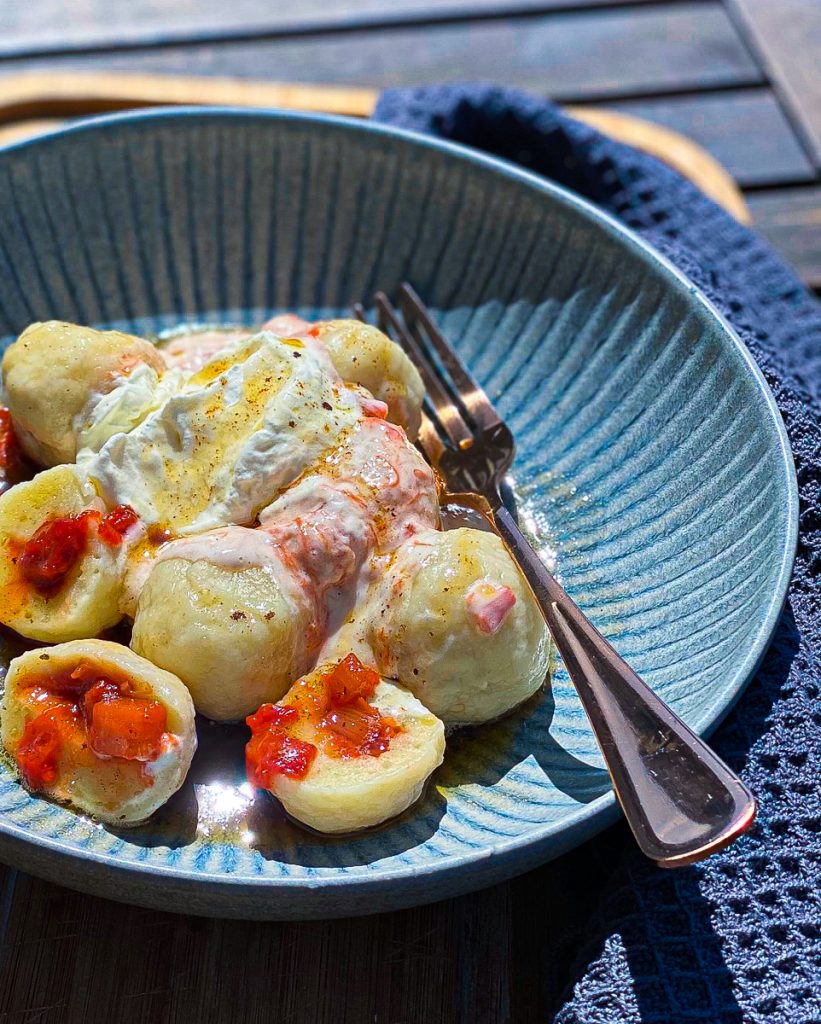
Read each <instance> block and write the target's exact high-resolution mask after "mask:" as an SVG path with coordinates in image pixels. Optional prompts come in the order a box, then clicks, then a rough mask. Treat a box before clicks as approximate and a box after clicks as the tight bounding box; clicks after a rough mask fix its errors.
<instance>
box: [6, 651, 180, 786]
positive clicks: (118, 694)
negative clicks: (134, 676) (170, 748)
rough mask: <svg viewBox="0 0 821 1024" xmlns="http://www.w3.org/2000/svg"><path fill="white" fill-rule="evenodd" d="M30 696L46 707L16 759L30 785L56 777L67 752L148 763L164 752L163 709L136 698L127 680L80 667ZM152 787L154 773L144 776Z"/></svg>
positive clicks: (29, 728) (29, 729) (46, 682)
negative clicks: (62, 758)
mask: <svg viewBox="0 0 821 1024" xmlns="http://www.w3.org/2000/svg"><path fill="white" fill-rule="evenodd" d="M30 692H31V696H32V698H33V701H34V702H36V704H37V705H41V706H44V710H43V711H41V712H40V714H38V715H37V716H36V717H34V718H32V719H30V720H29V721H28V722H27V723H26V726H25V729H24V730H23V734H22V736H21V737H20V742H19V743H18V745H17V750H16V753H15V759H16V761H17V766H18V768H19V769H20V773H21V775H22V776H23V779H24V781H25V783H26V785H27V786H28V787H29V789H32V790H40V789H44V788H47V787H48V786H50V785H52V784H53V783H54V782H55V781H56V780H57V775H58V771H59V764H60V758H61V756H62V755H63V754H64V753H68V754H70V753H72V752H74V753H75V755H79V754H80V753H85V754H86V756H87V754H88V752H89V751H90V752H91V754H92V755H93V756H96V757H98V758H103V759H105V760H110V759H119V760H122V761H136V762H147V761H154V760H156V759H157V758H158V757H159V756H160V754H161V753H162V750H163V743H164V739H165V732H166V726H167V714H166V710H165V707H164V706H163V705H162V704H161V703H160V702H159V701H154V700H148V699H145V698H142V697H136V696H134V694H133V687H132V685H131V683H130V682H128V680H125V679H124V680H121V681H115V680H113V679H110V678H108V677H106V676H102V675H100V674H99V673H96V672H94V671H93V670H91V669H90V668H89V666H85V665H80V666H78V667H77V668H76V669H74V670H73V671H72V672H65V673H62V674H60V675H57V676H54V677H51V678H49V679H48V680H44V682H43V684H42V685H40V684H37V683H35V684H34V685H33V686H32V689H31V691H30ZM144 778H145V781H146V783H147V784H148V785H150V784H152V780H151V777H150V776H144Z"/></svg>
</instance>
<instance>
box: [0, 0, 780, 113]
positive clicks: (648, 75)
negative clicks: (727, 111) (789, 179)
mask: <svg viewBox="0 0 821 1024" xmlns="http://www.w3.org/2000/svg"><path fill="white" fill-rule="evenodd" d="M22 68H31V69H35V68H43V69H48V70H55V71H56V70H59V69H65V68H94V69H96V70H131V71H156V72H165V73H180V74H188V75H193V74H207V75H222V76H227V77H231V76H233V77H239V78H267V79H271V78H275V79H277V80H279V81H283V80H287V81H294V82H317V83H335V84H341V85H355V86H357V87H361V86H371V87H377V88H384V87H386V86H402V85H418V84H423V83H433V82H447V81H464V80H476V79H477V78H481V79H486V80H493V81H497V82H501V83H504V84H506V85H517V86H522V87H524V88H528V89H532V90H535V91H537V92H539V93H542V94H544V95H549V96H552V97H554V98H557V99H561V100H575V99H580V98H586V99H591V98H593V97H597V96H608V97H613V98H615V97H619V96H625V95H628V94H633V93H652V92H669V91H675V90H682V89H696V88H698V89H702V88H708V87H729V86H745V85H753V84H756V83H758V82H759V81H760V80H761V72H760V71H759V69H758V67H757V66H756V64H755V63H754V62H753V60H752V59H751V57H750V56H749V54H748V53H747V51H746V49H745V48H744V46H743V45H742V43H741V41H740V40H739V38H738V36H737V35H736V33H735V30H734V29H733V27H732V25H731V24H730V22H729V20H728V18H727V16H726V14H725V12H724V10H723V9H722V7H721V5H720V4H719V3H716V2H708V3H698V4H693V3H687V4H675V5H671V6H669V7H668V6H662V7H655V6H654V7H652V8H639V9H635V10H631V11H630V12H629V13H628V12H620V11H593V12H580V13H572V14H554V15H545V16H539V17H527V18H525V17H522V18H515V19H500V20H488V21H477V22H469V23H466V24H459V25H439V26H435V27H426V28H419V27H417V28H395V29H382V30H380V31H372V32H356V33H339V34H325V35H317V36H312V37H310V38H282V39H266V40H253V41H248V42H241V43H237V42H231V43H220V44H214V45H207V46H204V45H191V46H187V47H169V48H166V47H163V48H159V49H152V50H146V51H139V52H123V53H114V54H104V55H103V54H99V55H98V54H95V55H89V54H73V55H70V56H67V57H64V58H50V59H49V60H48V61H44V60H42V59H40V60H36V61H26V62H25V63H20V62H17V61H10V62H4V63H3V65H2V69H3V70H8V71H12V70H20V69H22Z"/></svg>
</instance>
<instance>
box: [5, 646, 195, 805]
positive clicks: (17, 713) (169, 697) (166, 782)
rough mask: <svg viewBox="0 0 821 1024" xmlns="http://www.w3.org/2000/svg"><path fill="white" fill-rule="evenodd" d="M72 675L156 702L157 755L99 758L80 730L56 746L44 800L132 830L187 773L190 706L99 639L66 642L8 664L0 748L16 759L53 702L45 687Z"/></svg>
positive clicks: (158, 675) (137, 661)
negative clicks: (160, 722)
mask: <svg viewBox="0 0 821 1024" xmlns="http://www.w3.org/2000/svg"><path fill="white" fill-rule="evenodd" d="M72 672H81V673H86V674H87V675H88V676H89V678H96V677H97V676H99V677H104V678H107V679H111V680H114V681H115V682H120V681H123V680H127V681H128V683H129V684H130V686H131V688H132V689H131V695H132V696H134V697H137V698H143V699H146V700H150V701H157V702H158V703H160V704H161V705H162V706H163V708H164V709H165V713H166V726H165V735H164V737H163V750H162V753H161V754H160V756H159V757H158V758H156V759H154V760H148V761H136V760H125V759H123V758H119V757H99V756H97V755H96V754H94V753H93V751H92V750H91V748H90V745H89V743H88V741H87V735H86V733H85V730H83V729H80V730H79V731H78V733H77V735H76V737H74V738H70V737H67V738H66V739H65V741H64V742H63V743H62V744H61V746H60V749H59V754H58V760H57V775H56V778H55V779H54V781H53V782H52V783H51V784H50V785H49V786H47V787H46V788H44V789H38V792H43V793H44V794H45V795H47V796H49V797H51V798H52V799H54V800H57V801H59V802H61V803H68V804H71V805H72V806H73V807H75V808H77V809H78V810H80V811H83V812H85V813H86V814H90V815H92V816H93V817H95V818H98V819H99V820H100V821H104V822H107V823H109V824H112V825H136V824H138V823H139V822H141V821H144V820H145V819H146V818H147V817H149V816H150V815H151V814H153V812H154V811H155V810H157V808H158V807H160V806H161V805H162V804H164V803H165V802H166V800H168V798H169V797H170V796H172V794H173V793H175V792H176V791H177V790H178V789H179V788H180V786H181V785H182V783H183V781H184V780H185V776H186V775H187V773H188V768H189V766H190V764H191V759H192V757H193V756H194V751H195V750H196V747H197V735H196V731H195V728H194V705H193V704H192V702H191V697H190V695H189V693H188V691H187V690H186V688H185V687H184V686H183V684H182V683H181V682H180V680H179V679H177V677H176V676H173V675H172V674H171V673H170V672H165V671H163V670H162V669H160V668H157V667H156V666H154V665H152V664H151V662H149V661H146V660H145V658H140V657H139V656H138V655H136V654H134V653H133V652H132V651H130V650H129V649H128V648H127V647H123V646H122V645H121V644H115V643H111V642H110V641H106V640H74V641H71V642H70V643H66V644H60V645H58V646H57V647H48V648H38V649H36V650H32V651H27V652H26V653H25V654H23V655H21V656H20V657H19V658H15V659H13V661H12V662H11V665H10V667H9V671H8V675H7V677H6V685H5V693H4V696H3V702H2V705H1V706H0V736H1V737H2V741H3V746H4V748H5V749H6V750H7V751H8V753H9V754H10V755H11V756H12V757H14V758H15V759H16V754H17V750H18V747H19V745H20V741H21V738H22V737H23V734H24V730H25V728H26V725H27V724H28V723H29V722H30V721H31V720H33V719H34V718H36V717H37V715H38V714H40V713H41V712H42V711H43V709H46V708H47V707H48V706H49V705H50V704H52V703H54V701H55V698H54V697H53V693H51V692H50V691H49V683H50V681H51V683H52V685H55V680H57V679H59V678H60V677H63V678H65V677H66V676H67V675H70V673H72Z"/></svg>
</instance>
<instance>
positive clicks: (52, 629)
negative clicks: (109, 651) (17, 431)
mask: <svg viewBox="0 0 821 1024" xmlns="http://www.w3.org/2000/svg"><path fill="white" fill-rule="evenodd" d="M137 525H138V524H137V517H136V515H135V514H134V513H133V511H132V510H131V509H130V508H127V507H125V506H121V507H119V508H117V509H113V510H111V511H107V510H106V507H105V505H104V504H103V503H102V501H100V499H99V498H98V497H97V494H96V492H95V491H94V489H93V487H91V485H90V484H89V483H88V481H87V480H85V479H84V478H83V477H82V476H81V475H80V474H79V473H78V471H77V470H76V468H75V467H74V466H54V467H53V468H52V469H47V470H44V471H43V472H42V473H39V474H38V475H37V476H36V477H35V478H34V479H33V480H28V481H25V482H23V483H20V484H17V485H16V486H15V487H12V488H11V490H9V491H6V493H5V494H3V495H2V496H0V622H2V623H3V624H4V625H6V626H10V627H11V628H12V629H15V630H16V631H17V632H18V633H21V634H22V635H23V636H26V637H29V638H31V639H32V640H41V641H43V642H45V643H57V642H59V641H62V640H74V639H79V638H82V637H89V636H96V635H97V634H98V633H100V632H101V631H102V630H104V629H107V628H108V627H110V626H113V625H115V624H116V623H117V622H118V621H119V619H120V613H119V610H118V599H119V596H120V590H121V588H122V581H123V575H124V571H125V557H126V550H127V548H128V545H129V539H130V538H131V537H132V536H133V533H134V532H136V530H135V528H136V527H137Z"/></svg>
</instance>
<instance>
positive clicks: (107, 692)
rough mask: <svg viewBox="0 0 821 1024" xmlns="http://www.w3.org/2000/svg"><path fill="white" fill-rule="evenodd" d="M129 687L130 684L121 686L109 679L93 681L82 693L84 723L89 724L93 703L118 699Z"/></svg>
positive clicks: (126, 692) (124, 694)
mask: <svg viewBox="0 0 821 1024" xmlns="http://www.w3.org/2000/svg"><path fill="white" fill-rule="evenodd" d="M130 689H131V687H130V686H128V687H124V686H121V685H119V684H117V683H115V682H112V680H111V679H97V680H96V682H93V683H92V684H91V685H90V686H89V687H88V689H87V690H86V691H85V693H84V694H83V715H84V717H85V720H86V724H87V725H91V720H92V715H93V713H94V705H95V704H99V703H100V701H102V700H118V699H119V698H120V697H123V696H126V695H127V694H128V692H129V691H130Z"/></svg>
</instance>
